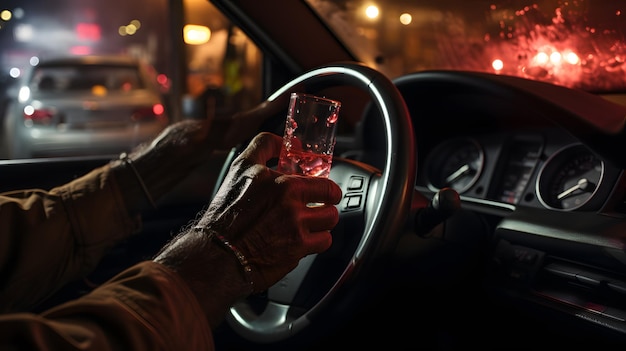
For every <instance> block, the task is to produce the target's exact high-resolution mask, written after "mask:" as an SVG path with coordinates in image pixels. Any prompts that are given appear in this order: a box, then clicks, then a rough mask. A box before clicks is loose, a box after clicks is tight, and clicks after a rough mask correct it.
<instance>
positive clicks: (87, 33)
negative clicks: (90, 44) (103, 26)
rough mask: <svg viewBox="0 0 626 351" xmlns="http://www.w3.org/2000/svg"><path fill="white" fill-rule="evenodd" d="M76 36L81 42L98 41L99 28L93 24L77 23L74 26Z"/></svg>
mask: <svg viewBox="0 0 626 351" xmlns="http://www.w3.org/2000/svg"><path fill="white" fill-rule="evenodd" d="M76 36H77V37H78V39H81V40H90V41H99V40H100V36H101V35H100V26H99V25H97V24H95V23H79V24H77V25H76Z"/></svg>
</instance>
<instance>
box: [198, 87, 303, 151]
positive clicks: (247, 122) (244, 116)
mask: <svg viewBox="0 0 626 351" xmlns="http://www.w3.org/2000/svg"><path fill="white" fill-rule="evenodd" d="M290 95H291V93H290V92H285V93H283V94H281V95H279V96H278V97H277V98H276V99H274V100H272V101H269V100H266V101H263V102H261V103H260V104H258V105H256V106H255V107H253V108H251V109H248V110H245V111H241V112H237V113H235V114H234V115H229V116H216V118H215V119H214V120H212V121H210V124H211V127H210V133H211V139H213V140H217V141H218V143H217V145H216V146H217V148H218V149H223V150H226V149H229V148H231V147H234V146H236V145H239V144H241V143H243V142H245V141H247V140H250V139H251V138H252V137H254V135H255V134H256V133H257V132H258V131H259V130H260V127H261V125H262V124H263V122H264V121H266V120H267V119H268V118H270V117H272V116H277V115H280V116H281V118H285V117H286V116H287V107H288V106H289V96H290Z"/></svg>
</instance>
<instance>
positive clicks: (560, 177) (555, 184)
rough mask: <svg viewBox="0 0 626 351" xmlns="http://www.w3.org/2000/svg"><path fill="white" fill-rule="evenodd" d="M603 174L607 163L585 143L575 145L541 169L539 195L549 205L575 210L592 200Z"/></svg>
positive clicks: (550, 159)
mask: <svg viewBox="0 0 626 351" xmlns="http://www.w3.org/2000/svg"><path fill="white" fill-rule="evenodd" d="M603 177H604V162H602V160H601V159H599V158H598V157H597V156H596V155H595V154H594V153H593V152H591V150H589V149H587V148H586V147H585V146H584V145H582V144H577V145H571V146H568V147H565V148H563V149H561V150H559V151H557V152H556V153H555V154H554V155H552V157H550V158H549V159H548V160H546V163H545V164H544V166H543V168H542V169H541V170H540V171H539V178H538V179H537V196H538V198H539V201H540V202H541V203H542V204H543V205H544V206H546V207H548V208H552V209H558V210H563V211H571V210H575V209H577V208H580V207H581V206H583V205H584V204H586V203H587V202H589V200H591V198H592V197H593V195H594V194H595V193H596V190H597V189H598V187H599V186H600V183H601V182H602V178H603Z"/></svg>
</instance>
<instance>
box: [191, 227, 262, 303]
mask: <svg viewBox="0 0 626 351" xmlns="http://www.w3.org/2000/svg"><path fill="white" fill-rule="evenodd" d="M193 229H194V230H195V231H197V232H201V233H204V234H206V235H209V237H210V238H211V239H215V240H217V242H219V243H220V244H221V245H222V246H223V247H225V248H227V249H228V250H230V252H232V253H233V254H234V255H235V257H237V261H239V264H240V265H241V267H242V268H243V273H244V275H245V276H246V280H247V281H248V284H249V285H250V293H253V292H254V280H252V267H251V266H250V262H248V259H247V258H246V256H245V255H244V254H243V253H242V252H241V251H239V249H237V248H236V247H235V246H234V245H233V244H231V242H230V241H229V240H228V239H226V238H225V237H224V236H222V235H220V234H219V233H217V232H216V231H214V230H210V229H207V228H205V227H202V226H196V227H194V228H193Z"/></svg>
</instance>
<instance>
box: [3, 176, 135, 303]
mask: <svg viewBox="0 0 626 351" xmlns="http://www.w3.org/2000/svg"><path fill="white" fill-rule="evenodd" d="M0 228H2V229H0V231H1V232H0V301H1V303H0V312H17V311H26V310H28V309H29V308H32V307H33V306H34V305H35V304H37V303H38V302H40V301H42V300H43V299H45V298H46V297H48V296H49V295H51V294H52V293H54V292H55V291H56V290H58V288H60V287H61V286H62V285H63V284H65V283H67V282H69V281H72V280H75V279H78V278H80V277H82V276H84V275H86V274H88V273H89V272H91V271H92V270H93V269H94V268H95V266H96V265H97V263H98V262H99V261H100V259H101V258H102V257H103V255H104V254H105V253H106V252H107V250H109V249H110V248H111V247H113V246H114V245H115V244H116V243H118V242H120V241H121V240H123V239H124V238H127V237H128V236H130V235H131V234H133V233H135V232H137V231H139V230H140V228H141V220H140V217H139V216H138V215H130V214H129V212H128V211H127V209H126V206H125V204H124V201H123V199H122V196H121V192H120V189H119V187H118V185H117V184H116V181H115V178H114V177H113V175H112V173H111V172H110V166H109V165H105V166H102V167H100V168H97V169H95V170H93V171H91V172H90V173H88V174H86V175H84V176H82V177H80V178H77V179H75V180H73V181H71V182H70V183H67V184H65V185H62V186H59V187H57V188H54V189H51V190H49V191H44V190H39V189H32V190H21V191H14V192H8V193H3V194H0Z"/></svg>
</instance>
